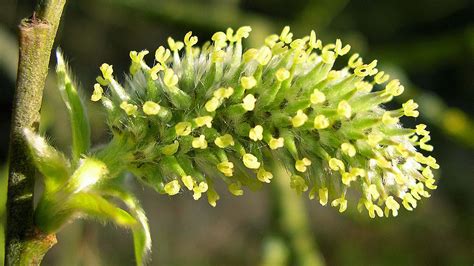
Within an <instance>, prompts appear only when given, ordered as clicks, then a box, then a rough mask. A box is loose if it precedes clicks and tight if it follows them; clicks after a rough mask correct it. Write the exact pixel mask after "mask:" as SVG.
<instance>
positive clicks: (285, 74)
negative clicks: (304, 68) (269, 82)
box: [275, 67, 290, 82]
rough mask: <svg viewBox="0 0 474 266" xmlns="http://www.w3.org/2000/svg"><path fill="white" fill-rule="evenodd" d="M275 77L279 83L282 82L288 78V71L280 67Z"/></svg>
mask: <svg viewBox="0 0 474 266" xmlns="http://www.w3.org/2000/svg"><path fill="white" fill-rule="evenodd" d="M275 77H276V79H277V80H278V81H279V82H283V81H285V80H287V79H288V78H290V71H288V70H287V69H286V68H283V67H282V68H280V69H278V70H277V72H276V73H275Z"/></svg>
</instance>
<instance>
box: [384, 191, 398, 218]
mask: <svg viewBox="0 0 474 266" xmlns="http://www.w3.org/2000/svg"><path fill="white" fill-rule="evenodd" d="M385 206H386V207H385V216H387V217H388V216H390V211H392V215H393V217H396V216H397V215H398V210H399V209H400V204H399V203H398V202H397V201H396V200H395V199H394V198H393V196H388V197H387V199H386V200H385Z"/></svg>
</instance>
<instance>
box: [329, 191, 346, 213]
mask: <svg viewBox="0 0 474 266" xmlns="http://www.w3.org/2000/svg"><path fill="white" fill-rule="evenodd" d="M331 206H333V207H337V206H339V212H344V211H345V210H346V209H347V200H346V199H345V197H344V195H342V196H341V197H340V198H338V199H335V200H333V201H332V202H331Z"/></svg>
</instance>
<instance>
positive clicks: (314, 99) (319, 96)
mask: <svg viewBox="0 0 474 266" xmlns="http://www.w3.org/2000/svg"><path fill="white" fill-rule="evenodd" d="M310 100H311V103H312V104H319V103H323V102H325V101H326V95H324V93H322V92H321V91H319V90H318V89H314V91H313V93H312V94H311V96H310Z"/></svg>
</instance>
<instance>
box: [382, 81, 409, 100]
mask: <svg viewBox="0 0 474 266" xmlns="http://www.w3.org/2000/svg"><path fill="white" fill-rule="evenodd" d="M404 90H405V87H403V86H402V85H400V81H399V80H398V79H394V80H392V81H390V82H389V83H388V84H387V86H385V91H386V92H387V93H388V94H389V95H391V96H399V95H400V94H402V93H403V91H404Z"/></svg>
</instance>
